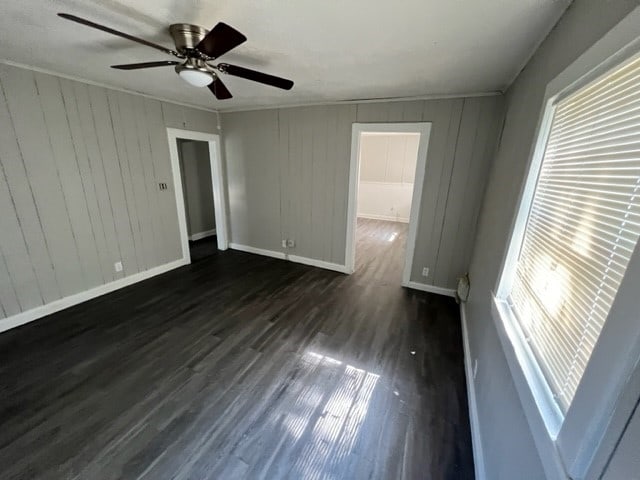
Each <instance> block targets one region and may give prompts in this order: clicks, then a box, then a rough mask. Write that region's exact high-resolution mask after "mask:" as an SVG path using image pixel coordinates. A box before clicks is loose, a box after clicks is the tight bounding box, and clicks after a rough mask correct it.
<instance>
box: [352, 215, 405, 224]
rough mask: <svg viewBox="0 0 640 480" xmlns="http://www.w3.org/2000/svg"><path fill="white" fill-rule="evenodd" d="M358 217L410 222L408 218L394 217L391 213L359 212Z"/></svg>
mask: <svg viewBox="0 0 640 480" xmlns="http://www.w3.org/2000/svg"><path fill="white" fill-rule="evenodd" d="M358 218H369V219H371V220H386V221H388V222H399V223H409V219H408V218H398V217H392V216H391V215H376V214H374V213H359V214H358Z"/></svg>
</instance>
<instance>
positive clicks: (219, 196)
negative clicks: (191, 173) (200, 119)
mask: <svg viewBox="0 0 640 480" xmlns="http://www.w3.org/2000/svg"><path fill="white" fill-rule="evenodd" d="M167 137H168V139H169V155H170V157H171V171H172V173H173V187H174V191H175V195H176V206H177V209H178V226H179V228H180V240H181V243H182V257H183V258H184V259H185V260H187V261H188V262H191V254H190V253H189V233H188V232H187V218H186V212H185V204H184V192H183V191H182V173H181V172H180V156H179V154H178V139H183V140H199V141H201V142H207V144H208V145H209V163H210V165H211V183H212V186H213V188H212V190H213V208H214V210H215V215H216V219H215V220H216V237H217V239H218V250H226V249H227V248H229V237H228V235H227V232H228V230H227V225H228V223H227V204H226V198H225V195H224V178H223V176H222V172H223V170H222V154H221V151H220V135H217V134H215V133H204V132H194V131H192V130H181V129H179V128H167Z"/></svg>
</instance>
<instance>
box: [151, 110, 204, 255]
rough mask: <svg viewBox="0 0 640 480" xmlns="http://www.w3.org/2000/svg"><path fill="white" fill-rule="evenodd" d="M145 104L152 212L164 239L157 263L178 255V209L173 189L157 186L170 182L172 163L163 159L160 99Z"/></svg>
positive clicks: (164, 136)
mask: <svg viewBox="0 0 640 480" xmlns="http://www.w3.org/2000/svg"><path fill="white" fill-rule="evenodd" d="M144 103H145V113H146V118H147V125H148V126H149V145H150V149H151V158H152V164H153V170H154V172H155V178H156V184H155V187H156V188H155V189H154V190H155V192H156V193H157V195H158V202H159V204H158V205H159V206H160V208H159V209H155V211H156V212H157V214H158V215H159V216H160V227H161V229H162V237H163V241H164V243H163V248H162V252H163V255H162V258H161V260H160V263H167V262H169V261H171V259H174V258H176V257H178V256H179V255H180V252H181V251H182V246H181V244H180V239H179V237H176V236H174V235H171V232H172V231H174V229H175V226H176V225H177V224H178V211H177V206H176V201H175V194H174V191H173V189H167V190H162V191H161V190H159V189H158V182H164V183H166V184H167V185H170V184H171V178H172V172H171V165H170V164H169V162H166V161H164V159H166V158H169V144H168V143H167V132H166V128H165V126H164V123H163V120H162V106H161V104H160V102H159V101H157V100H152V99H149V98H145V99H144ZM195 112H196V111H194V113H195ZM202 113H204V112H202V111H197V115H198V118H200V116H201V115H202ZM207 115H209V116H211V113H208V112H207ZM202 123H203V121H200V122H199V123H198V126H199V128H200V130H199V131H206V129H205V127H204V126H203V125H202Z"/></svg>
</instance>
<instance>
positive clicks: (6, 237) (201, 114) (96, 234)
mask: <svg viewBox="0 0 640 480" xmlns="http://www.w3.org/2000/svg"><path fill="white" fill-rule="evenodd" d="M168 126H170V127H176V128H185V129H192V130H199V131H205V132H216V131H217V119H216V115H215V114H214V113H211V112H205V111H199V110H195V109H189V108H185V107H181V106H178V105H173V104H168V103H163V102H160V101H156V100H151V99H148V98H145V97H142V96H136V95H130V94H126V93H122V92H119V91H115V90H109V89H105V88H101V87H96V86H92V85H87V84H83V83H79V82H75V81H71V80H66V79H63V78H59V77H55V76H52V75H46V74H42V73H35V72H32V71H29V70H25V69H21V68H17V67H12V66H7V65H0V167H1V170H0V212H1V214H0V318H2V317H9V316H12V315H14V314H17V313H20V312H24V311H26V310H29V309H32V308H35V307H38V306H41V305H43V304H46V303H49V302H52V301H54V300H57V299H60V298H62V297H66V296H69V295H72V294H75V293H79V292H82V291H84V290H88V289H90V288H92V287H96V286H99V285H102V284H105V283H108V282H111V281H113V280H116V279H118V278H121V277H125V276H129V275H132V274H134V273H137V272H141V271H144V270H148V269H150V268H153V267H156V266H159V265H162V264H165V263H168V262H171V261H173V260H177V259H178V258H180V256H181V247H180V236H179V232H178V226H177V225H178V222H177V214H176V205H175V197H174V193H173V187H172V185H171V183H172V175H171V166H170V161H169V149H168V142H167V134H166V127H168ZM159 182H166V183H167V184H168V185H169V187H170V188H169V189H167V190H163V191H160V190H159V188H158V183H159ZM117 261H121V262H122V264H123V271H122V272H119V273H118V272H116V271H115V269H114V263H115V262H117Z"/></svg>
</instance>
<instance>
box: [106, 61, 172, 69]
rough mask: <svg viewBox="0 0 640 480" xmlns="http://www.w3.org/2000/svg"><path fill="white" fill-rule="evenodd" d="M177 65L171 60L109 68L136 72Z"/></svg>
mask: <svg viewBox="0 0 640 480" xmlns="http://www.w3.org/2000/svg"><path fill="white" fill-rule="evenodd" d="M179 63H180V62H174V61H172V60H164V61H161V62H144V63H127V64H124V65H111V68H117V69H118V70H138V69H141V68H154V67H170V66H171V65H178V64H179Z"/></svg>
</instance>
